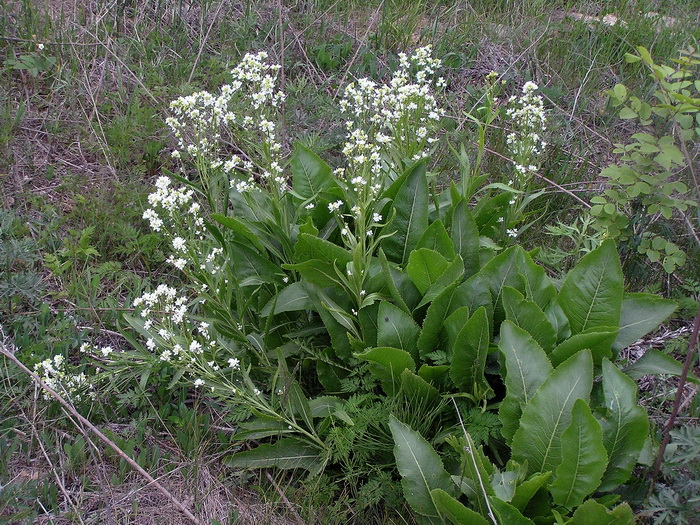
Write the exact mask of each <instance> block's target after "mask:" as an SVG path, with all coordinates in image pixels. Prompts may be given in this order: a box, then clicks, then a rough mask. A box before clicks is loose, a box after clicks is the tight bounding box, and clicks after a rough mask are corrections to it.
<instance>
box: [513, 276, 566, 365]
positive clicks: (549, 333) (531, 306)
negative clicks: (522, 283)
mask: <svg viewBox="0 0 700 525" xmlns="http://www.w3.org/2000/svg"><path fill="white" fill-rule="evenodd" d="M503 308H504V309H505V312H506V319H507V320H509V321H511V322H513V323H514V324H516V325H517V326H519V327H520V328H522V329H524V330H526V331H527V332H528V333H529V334H530V335H531V336H532V337H533V339H534V340H535V341H537V343H538V344H539V345H540V347H541V348H542V349H543V350H544V351H545V352H546V353H549V352H551V351H552V349H553V348H554V346H555V345H556V344H557V333H556V331H555V330H554V327H553V326H552V323H550V322H549V319H547V316H546V315H545V314H544V312H543V311H542V310H541V309H540V307H539V306H537V304H536V303H535V302H533V301H528V300H527V299H525V298H524V297H523V295H522V294H521V293H520V292H518V291H517V290H516V289H515V288H511V287H510V286H506V287H504V288H503Z"/></svg>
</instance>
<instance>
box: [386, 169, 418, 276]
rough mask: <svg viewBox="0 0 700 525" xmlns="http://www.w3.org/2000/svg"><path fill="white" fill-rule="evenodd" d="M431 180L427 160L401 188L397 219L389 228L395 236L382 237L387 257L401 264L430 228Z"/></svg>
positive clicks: (407, 178)
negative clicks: (426, 166) (427, 174)
mask: <svg viewBox="0 0 700 525" xmlns="http://www.w3.org/2000/svg"><path fill="white" fill-rule="evenodd" d="M428 204H429V194H428V180H427V178H426V173H425V161H421V162H419V163H417V164H416V165H415V166H413V167H412V168H410V171H409V173H408V175H407V177H406V178H405V180H404V181H403V183H402V185H401V187H400V188H399V190H398V192H397V194H396V197H395V198H394V202H393V204H392V209H393V212H394V213H395V216H394V219H393V221H392V222H391V224H389V225H387V226H386V228H385V230H386V231H385V232H384V233H385V234H389V233H392V235H391V236H389V237H386V238H385V239H384V240H382V243H381V246H382V249H383V250H384V253H386V256H387V257H388V258H389V259H390V260H392V261H393V262H396V263H398V264H405V263H406V262H407V261H408V256H409V255H410V253H411V252H412V251H413V250H414V249H415V248H416V246H417V245H418V241H419V240H420V238H421V237H422V236H423V234H424V233H425V230H426V229H427V228H428Z"/></svg>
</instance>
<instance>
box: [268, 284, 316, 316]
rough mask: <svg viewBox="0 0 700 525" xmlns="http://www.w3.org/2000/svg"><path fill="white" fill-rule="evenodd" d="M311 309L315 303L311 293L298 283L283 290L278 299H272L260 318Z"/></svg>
mask: <svg viewBox="0 0 700 525" xmlns="http://www.w3.org/2000/svg"><path fill="white" fill-rule="evenodd" d="M273 309H274V310H273ZM311 309H313V301H312V300H311V298H310V297H309V293H308V292H307V291H306V288H305V287H304V285H303V283H300V282H296V283H292V284H290V285H289V286H287V287H285V288H283V289H282V290H281V291H280V292H279V294H278V295H277V297H273V298H272V299H270V301H269V302H268V303H267V304H266V305H265V307H264V308H263V309H262V311H261V312H260V316H261V317H267V316H268V315H270V314H280V313H282V312H296V311H299V310H311Z"/></svg>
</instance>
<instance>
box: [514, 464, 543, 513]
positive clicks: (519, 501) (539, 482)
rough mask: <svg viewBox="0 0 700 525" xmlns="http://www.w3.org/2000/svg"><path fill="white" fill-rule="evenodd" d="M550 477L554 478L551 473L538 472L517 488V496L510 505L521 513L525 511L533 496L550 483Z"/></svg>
mask: <svg viewBox="0 0 700 525" xmlns="http://www.w3.org/2000/svg"><path fill="white" fill-rule="evenodd" d="M550 477H552V473H551V472H541V473H540V472H538V473H537V474H533V475H532V476H530V478H529V479H526V480H525V481H523V482H522V483H521V484H520V485H518V486H517V487H515V495H514V496H513V499H512V500H511V501H510V504H511V505H513V506H514V507H515V508H516V509H518V510H520V511H522V510H524V509H525V507H526V506H527V504H528V503H530V500H531V499H532V498H533V496H534V495H535V494H537V492H538V491H539V490H540V489H541V488H542V487H544V485H545V483H547V481H549V478H550Z"/></svg>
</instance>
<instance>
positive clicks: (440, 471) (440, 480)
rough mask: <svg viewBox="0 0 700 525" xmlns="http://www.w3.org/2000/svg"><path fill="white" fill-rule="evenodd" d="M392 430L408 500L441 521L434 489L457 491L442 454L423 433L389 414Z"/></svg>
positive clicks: (416, 510) (397, 461)
mask: <svg viewBox="0 0 700 525" xmlns="http://www.w3.org/2000/svg"><path fill="white" fill-rule="evenodd" d="M389 429H390V430H391V435H392V436H393V438H394V457H395V458H396V466H397V468H398V469H399V474H401V478H402V479H401V485H402V486H403V491H404V496H405V498H406V501H407V502H408V504H409V505H410V506H411V508H412V509H413V510H414V511H415V512H417V513H418V514H420V515H422V516H425V517H427V518H434V519H436V520H440V513H439V512H438V510H437V508H436V506H435V502H434V501H433V498H432V495H431V491H432V490H434V489H442V490H443V491H445V492H446V493H447V494H448V495H453V494H454V493H455V486H454V484H453V483H452V479H451V478H450V475H449V474H448V473H447V471H446V470H445V467H444V466H443V464H442V461H441V460H440V457H439V456H438V455H437V452H435V450H434V449H433V447H431V446H430V444H429V443H428V442H427V441H426V440H425V439H424V438H423V436H421V435H420V434H419V433H418V432H416V431H415V430H412V429H411V428H410V427H408V426H407V425H405V424H404V423H401V422H400V421H399V420H398V419H396V418H395V417H394V416H390V417H389Z"/></svg>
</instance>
